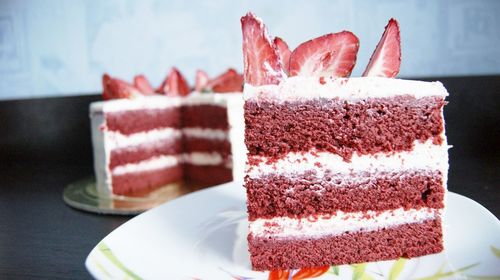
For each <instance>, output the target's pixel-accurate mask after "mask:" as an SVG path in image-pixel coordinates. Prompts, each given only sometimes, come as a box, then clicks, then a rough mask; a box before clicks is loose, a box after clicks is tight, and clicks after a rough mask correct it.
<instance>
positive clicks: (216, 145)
mask: <svg viewBox="0 0 500 280" xmlns="http://www.w3.org/2000/svg"><path fill="white" fill-rule="evenodd" d="M183 141H184V149H185V151H186V152H187V153H189V152H217V153H219V154H221V155H222V156H223V157H226V158H227V157H228V156H229V155H231V142H229V141H228V140H227V139H226V140H215V139H206V138H198V137H184V140H183Z"/></svg>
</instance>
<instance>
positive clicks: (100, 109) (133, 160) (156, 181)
mask: <svg viewBox="0 0 500 280" xmlns="http://www.w3.org/2000/svg"><path fill="white" fill-rule="evenodd" d="M242 84H243V78H242V76H241V75H240V74H238V73H237V72H236V71H235V70H233V69H229V70H228V71H227V72H225V73H224V74H222V75H220V76H219V77H217V78H215V79H209V78H208V76H207V75H206V74H205V73H204V72H202V71H198V73H197V78H196V88H195V90H194V92H191V89H190V88H189V86H188V84H187V82H186V80H185V79H184V77H183V76H182V75H181V73H180V72H179V71H178V70H177V69H175V68H173V69H172V71H170V73H169V74H168V76H167V78H166V79H165V81H164V82H163V83H162V85H161V86H160V87H159V88H158V89H156V90H154V89H153V88H152V86H151V85H150V84H149V82H148V81H147V79H146V78H145V77H144V76H142V75H141V76H137V77H135V79H134V83H133V84H129V83H127V82H125V81H122V80H120V79H116V78H112V77H110V76H108V75H104V76H103V87H104V90H103V97H104V99H105V100H106V101H101V102H95V103H92V104H91V106H90V117H91V123H92V142H93V146H94V165H95V174H96V181H97V187H98V190H99V191H100V192H101V193H105V194H109V193H112V194H116V195H141V194H144V193H147V192H150V191H151V190H154V189H156V188H159V187H161V186H165V185H167V184H169V183H173V182H178V181H182V180H189V181H194V182H197V183H201V184H204V185H215V184H220V183H224V182H229V181H231V180H233V178H239V179H241V178H242V176H243V175H242V174H243V168H244V160H245V159H244V157H245V147H244V144H243V100H242V97H241V91H242ZM233 159H239V160H234V162H235V163H233Z"/></svg>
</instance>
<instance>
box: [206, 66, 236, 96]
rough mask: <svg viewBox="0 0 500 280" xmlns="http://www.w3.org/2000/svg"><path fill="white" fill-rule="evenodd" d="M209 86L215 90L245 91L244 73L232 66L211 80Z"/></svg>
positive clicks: (220, 91)
mask: <svg viewBox="0 0 500 280" xmlns="http://www.w3.org/2000/svg"><path fill="white" fill-rule="evenodd" d="M207 88H208V89H211V90H212V91H214V92H219V93H223V92H242V91H243V75H241V74H239V73H238V72H237V71H236V70H234V69H232V68H230V69H228V70H227V71H226V72H225V73H223V74H221V75H219V76H218V77H216V78H214V79H212V80H210V81H209V82H208V84H207Z"/></svg>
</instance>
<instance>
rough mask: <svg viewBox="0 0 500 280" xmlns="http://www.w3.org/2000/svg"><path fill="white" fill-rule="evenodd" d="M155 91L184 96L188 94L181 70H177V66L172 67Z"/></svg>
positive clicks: (188, 90) (187, 87) (187, 86)
mask: <svg viewBox="0 0 500 280" xmlns="http://www.w3.org/2000/svg"><path fill="white" fill-rule="evenodd" d="M156 92H159V93H163V94H165V95H168V96H186V95H188V94H189V92H190V89H189V85H188V83H187V81H186V79H185V78H184V77H183V76H182V74H181V72H179V70H178V69H177V68H175V67H172V69H171V70H170V72H169V73H168V75H167V77H166V78H165V81H163V83H162V84H161V86H160V87H159V88H158V89H157V90H156Z"/></svg>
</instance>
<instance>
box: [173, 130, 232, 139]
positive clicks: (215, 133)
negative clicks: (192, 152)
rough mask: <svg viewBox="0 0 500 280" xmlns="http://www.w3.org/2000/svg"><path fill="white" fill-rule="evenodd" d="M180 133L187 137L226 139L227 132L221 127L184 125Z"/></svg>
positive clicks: (227, 136)
mask: <svg viewBox="0 0 500 280" xmlns="http://www.w3.org/2000/svg"><path fill="white" fill-rule="evenodd" d="M182 134H184V136H187V137H194V138H203V139H210V140H227V139H228V138H229V133H228V132H227V131H225V130H222V129H211V128H199V127H186V128H183V129H182Z"/></svg>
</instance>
